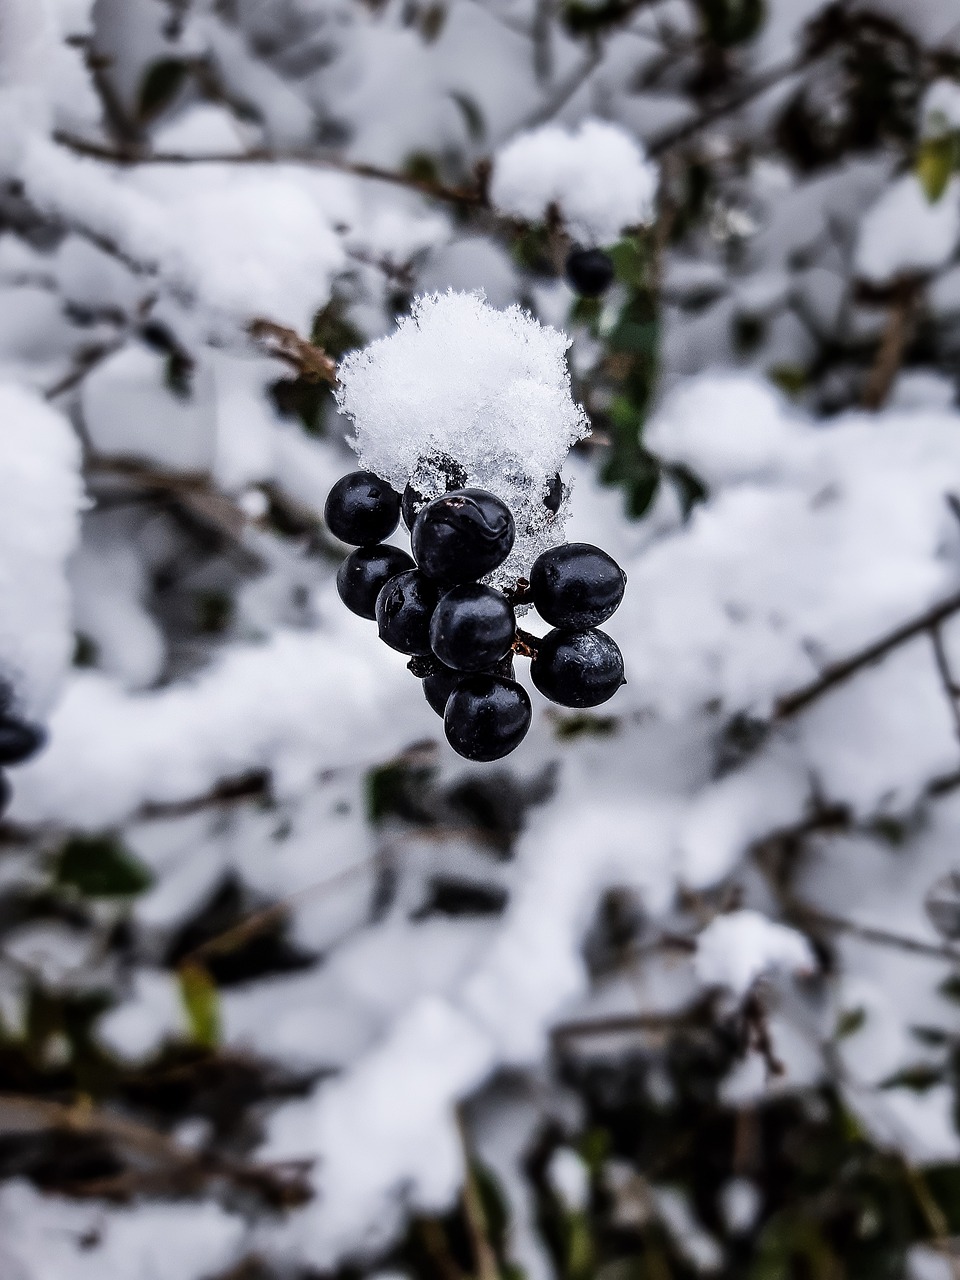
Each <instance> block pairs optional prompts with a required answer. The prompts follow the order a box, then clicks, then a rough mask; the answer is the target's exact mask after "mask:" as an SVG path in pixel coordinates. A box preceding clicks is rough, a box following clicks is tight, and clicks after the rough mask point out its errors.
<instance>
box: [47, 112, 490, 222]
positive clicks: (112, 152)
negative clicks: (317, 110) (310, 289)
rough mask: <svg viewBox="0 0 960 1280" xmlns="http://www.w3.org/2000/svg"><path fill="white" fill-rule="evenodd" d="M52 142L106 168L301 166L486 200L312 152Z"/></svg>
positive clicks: (447, 196)
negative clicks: (204, 151) (193, 151)
mask: <svg viewBox="0 0 960 1280" xmlns="http://www.w3.org/2000/svg"><path fill="white" fill-rule="evenodd" d="M54 141H55V142H58V143H59V144H60V146H62V147H65V148H66V149H67V150H69V151H73V152H74V153H75V154H76V155H80V156H87V157H89V158H90V159H93V160H103V161H105V162H106V163H107V164H116V165H120V166H122V167H124V168H130V167H133V166H136V165H145V164H151V165H152V164H173V165H191V164H231V165H234V164H241V165H243V164H300V165H310V166H313V167H315V168H319V169H334V170H336V171H337V172H339V173H349V174H352V175H353V176H354V177H355V178H370V179H372V180H373V181H375V182H389V183H391V184H392V185H393V186H396V187H406V188H407V189H408V190H410V191H419V192H420V194H421V195H425V196H431V197H432V198H433V199H435V200H444V201H446V202H447V203H448V204H456V205H461V206H466V207H471V206H473V207H481V206H483V205H485V204H486V198H485V196H484V193H483V189H482V187H481V186H480V185H478V186H475V187H451V186H447V185H446V184H445V183H443V182H434V181H432V180H431V179H429V178H415V177H413V176H412V175H411V174H408V173H401V172H399V171H398V170H396V169H383V168H381V167H380V166H379V165H375V164H364V163H363V162H361V161H357V160H345V159H344V158H343V157H342V156H335V155H319V154H318V153H317V152H314V151H265V150H259V149H258V150H254V151H243V152H240V154H237V153H235V152H227V153H211V154H209V155H188V154H186V153H184V152H178V151H140V150H137V149H133V148H122V147H110V146H105V145H104V144H103V143H99V142H90V141H88V140H87V139H86V138H78V137H77V136H76V135H75V134H72V133H65V132H63V131H62V130H61V131H58V132H57V133H55V134H54Z"/></svg>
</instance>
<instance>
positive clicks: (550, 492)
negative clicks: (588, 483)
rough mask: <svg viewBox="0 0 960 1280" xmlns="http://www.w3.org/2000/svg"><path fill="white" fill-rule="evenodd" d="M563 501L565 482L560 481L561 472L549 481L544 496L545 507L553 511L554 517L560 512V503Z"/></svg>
mask: <svg viewBox="0 0 960 1280" xmlns="http://www.w3.org/2000/svg"><path fill="white" fill-rule="evenodd" d="M562 501H563V481H562V480H561V479H560V472H559V471H558V472H557V474H556V475H555V476H554V477H553V478H552V479H551V480H548V481H547V491H546V493H545V494H544V496H543V505H544V506H545V507H546V508H547V510H548V511H552V512H553V514H554V515H556V514H557V512H558V511H559V510H560V503H561V502H562Z"/></svg>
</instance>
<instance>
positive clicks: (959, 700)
mask: <svg viewBox="0 0 960 1280" xmlns="http://www.w3.org/2000/svg"><path fill="white" fill-rule="evenodd" d="M930 641H931V643H932V645H933V656H934V658H935V660H936V663H937V671H938V672H939V673H940V683H941V684H942V685H943V692H944V693H945V694H946V698H947V702H948V703H949V704H950V712H951V714H952V716H953V731H954V734H955V735H956V738H957V741H958V742H960V687H958V686H957V683H956V681H955V680H954V678H953V673H952V672H951V670H950V660H949V658H948V657H947V650H946V646H945V645H944V643H943V633H942V631H941V630H940V628H939V627H931V629H930Z"/></svg>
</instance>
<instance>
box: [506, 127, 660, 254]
mask: <svg viewBox="0 0 960 1280" xmlns="http://www.w3.org/2000/svg"><path fill="white" fill-rule="evenodd" d="M657 181H658V178H657V169H656V166H655V165H654V164H653V163H652V162H651V161H650V160H648V159H647V158H646V156H645V154H644V152H643V150H642V148H641V147H640V146H639V145H638V144H637V143H636V142H635V141H634V140H633V139H632V138H631V137H630V135H629V134H628V133H626V132H625V131H624V130H623V129H621V128H619V127H618V126H616V125H613V124H607V123H605V122H603V121H601V120H585V121H584V122H583V123H582V124H581V125H580V126H579V127H578V128H577V129H574V130H566V129H563V128H561V127H560V126H558V125H544V126H543V127H542V128H540V129H533V130H531V131H530V132H529V133H521V134H519V135H518V136H517V137H515V138H513V139H511V141H510V142H508V143H507V144H506V146H504V147H502V148H501V149H500V150H499V151H498V152H497V154H496V156H495V157H494V162H493V174H492V177H491V180H490V198H491V200H492V201H493V204H494V206H495V207H496V208H497V209H498V210H499V211H500V212H501V213H504V214H507V215H508V216H510V217H514V218H518V219H520V220H521V221H524V222H542V221H543V220H544V219H545V218H546V216H547V212H548V210H549V209H550V208H551V207H555V208H556V209H557V210H558V211H559V213H560V215H561V217H562V219H563V222H564V225H565V227H566V229H567V231H568V233H569V234H570V236H571V238H572V239H573V240H575V241H576V242H577V243H579V244H583V245H585V246H591V245H598V244H599V245H604V244H610V243H612V242H613V241H614V240H616V239H618V237H619V235H620V233H621V232H622V231H624V230H625V229H626V228H628V227H636V226H642V225H645V224H647V223H649V222H651V221H652V220H653V213H654V198H655V196H656V192H657Z"/></svg>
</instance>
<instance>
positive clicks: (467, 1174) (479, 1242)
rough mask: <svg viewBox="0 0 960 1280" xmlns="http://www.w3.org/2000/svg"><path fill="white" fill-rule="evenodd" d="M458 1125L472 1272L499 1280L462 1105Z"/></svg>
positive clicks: (488, 1279)
mask: <svg viewBox="0 0 960 1280" xmlns="http://www.w3.org/2000/svg"><path fill="white" fill-rule="evenodd" d="M456 1114H457V1127H458V1128H459V1130H460V1142H461V1145H462V1147H463V1168H464V1172H463V1193H462V1197H461V1199H462V1204H463V1216H464V1220H465V1221H466V1224H467V1231H468V1232H469V1235H470V1246H471V1249H472V1252H473V1262H474V1267H475V1271H474V1275H475V1277H476V1280H500V1267H499V1265H498V1263H497V1255H496V1251H495V1250H494V1247H493V1245H492V1244H491V1243H490V1232H489V1229H488V1226H487V1215H486V1211H485V1210H484V1207H483V1200H482V1198H481V1196H480V1186H479V1184H478V1182H477V1175H476V1170H475V1169H474V1163H473V1153H472V1150H471V1145H470V1136H469V1134H468V1132H467V1126H466V1122H465V1120H464V1117H463V1111H462V1110H461V1108H459V1107H458V1108H457V1113H456Z"/></svg>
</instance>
